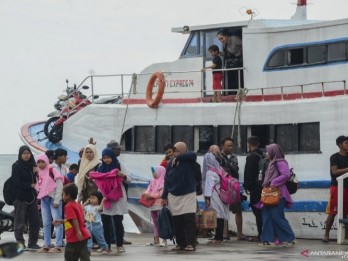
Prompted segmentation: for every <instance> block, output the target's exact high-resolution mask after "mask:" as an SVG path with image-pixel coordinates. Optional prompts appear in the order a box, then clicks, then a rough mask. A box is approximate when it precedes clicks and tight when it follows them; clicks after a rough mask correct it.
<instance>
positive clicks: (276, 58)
mask: <svg viewBox="0 0 348 261" xmlns="http://www.w3.org/2000/svg"><path fill="white" fill-rule="evenodd" d="M285 64H286V61H285V52H284V51H279V52H277V53H275V54H274V55H273V56H272V57H271V59H270V60H269V62H268V67H281V66H284V65H285Z"/></svg>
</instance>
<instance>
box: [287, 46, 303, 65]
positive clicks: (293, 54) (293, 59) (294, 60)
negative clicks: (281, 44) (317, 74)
mask: <svg viewBox="0 0 348 261" xmlns="http://www.w3.org/2000/svg"><path fill="white" fill-rule="evenodd" d="M303 52H304V50H303V48H296V49H290V50H289V51H288V64H289V65H299V64H303Z"/></svg>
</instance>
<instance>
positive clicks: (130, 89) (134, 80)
mask: <svg viewBox="0 0 348 261" xmlns="http://www.w3.org/2000/svg"><path fill="white" fill-rule="evenodd" d="M137 78H138V76H137V74H136V73H133V76H132V82H131V86H130V88H129V91H128V102H127V105H126V112H125V113H124V117H123V123H122V129H121V140H122V134H123V130H124V126H125V124H126V118H127V113H128V107H129V99H130V96H131V92H132V89H133V93H134V94H135V93H136V87H137ZM121 140H120V141H119V142H120V144H121Z"/></svg>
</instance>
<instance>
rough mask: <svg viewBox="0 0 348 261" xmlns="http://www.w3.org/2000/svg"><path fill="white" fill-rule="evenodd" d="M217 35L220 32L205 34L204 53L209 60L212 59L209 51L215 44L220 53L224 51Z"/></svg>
mask: <svg viewBox="0 0 348 261" xmlns="http://www.w3.org/2000/svg"><path fill="white" fill-rule="evenodd" d="M217 33H218V30H215V31H209V32H205V52H204V54H205V55H206V57H208V58H210V55H209V51H208V49H209V47H210V46H212V45H213V44H215V45H217V46H218V47H219V50H220V52H222V51H223V50H222V43H221V42H220V41H219V39H218V38H217V36H216V34H217Z"/></svg>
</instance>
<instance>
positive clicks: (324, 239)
mask: <svg viewBox="0 0 348 261" xmlns="http://www.w3.org/2000/svg"><path fill="white" fill-rule="evenodd" d="M329 241H330V240H329V238H327V237H324V238H323V239H322V240H321V242H323V243H329Z"/></svg>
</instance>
